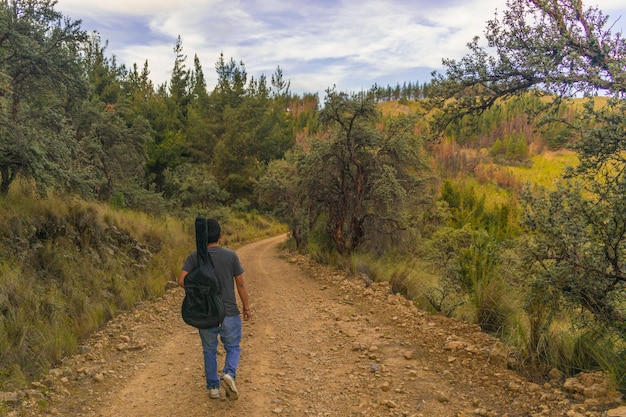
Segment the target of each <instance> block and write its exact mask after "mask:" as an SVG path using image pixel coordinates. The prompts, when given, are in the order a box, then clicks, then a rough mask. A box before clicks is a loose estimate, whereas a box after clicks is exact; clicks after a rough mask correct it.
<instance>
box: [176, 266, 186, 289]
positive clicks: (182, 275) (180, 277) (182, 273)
mask: <svg viewBox="0 0 626 417" xmlns="http://www.w3.org/2000/svg"><path fill="white" fill-rule="evenodd" d="M187 274H188V272H187V271H185V270H184V269H181V270H180V272H179V273H178V278H176V282H178V285H179V286H180V287H181V288H183V289H184V288H185V277H186V276H187Z"/></svg>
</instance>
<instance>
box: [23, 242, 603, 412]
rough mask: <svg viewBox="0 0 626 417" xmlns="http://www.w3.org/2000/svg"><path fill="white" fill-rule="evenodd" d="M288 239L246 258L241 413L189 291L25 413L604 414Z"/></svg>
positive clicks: (84, 360) (110, 339) (113, 335)
mask: <svg viewBox="0 0 626 417" xmlns="http://www.w3.org/2000/svg"><path fill="white" fill-rule="evenodd" d="M283 239H284V236H280V237H276V238H271V239H266V240H263V241H259V242H255V243H252V244H249V245H247V246H245V247H242V248H241V249H239V250H238V253H239V255H240V258H241V261H242V264H243V266H244V268H245V270H246V272H245V277H246V282H247V287H248V292H249V295H250V300H251V306H252V314H253V318H252V320H251V321H250V322H244V339H243V345H242V349H243V353H242V357H241V363H240V368H239V372H238V378H237V384H238V387H239V391H240V399H239V400H238V401H229V400H227V399H225V398H224V397H223V398H222V399H219V400H212V399H209V397H208V392H207V391H206V390H205V388H204V374H203V372H204V371H203V366H202V354H201V347H200V341H199V337H198V335H197V333H196V331H195V330H194V329H193V328H191V327H189V326H187V325H185V324H184V323H183V322H182V320H181V318H180V313H179V308H180V302H181V300H182V296H183V293H182V290H180V289H172V290H171V291H169V292H168V294H167V295H166V296H165V297H164V298H163V299H162V300H158V301H155V302H150V303H144V304H142V305H141V306H139V307H138V309H137V310H136V311H135V312H133V313H128V314H124V315H121V316H120V317H118V318H117V319H115V320H114V321H112V322H111V323H110V324H109V325H107V327H106V328H105V329H103V330H102V331H100V332H98V333H97V334H95V335H94V336H93V337H92V338H91V339H90V340H89V341H88V342H87V343H86V344H85V345H84V346H82V347H81V353H80V354H79V355H76V356H74V357H72V358H68V359H67V360H66V361H65V362H64V363H63V365H62V366H60V367H59V368H58V369H55V370H53V372H51V375H50V376H49V377H48V379H47V380H46V381H43V382H42V384H41V387H43V388H45V389H44V390H43V391H44V392H45V394H44V397H43V398H42V399H41V401H31V402H30V403H28V401H26V403H27V404H30V405H29V407H30V412H31V413H32V414H38V415H61V416H93V417H96V416H97V417H119V416H123V417H140V416H141V417H144V416H163V417H165V416H203V415H206V416H208V415H220V416H225V417H229V416H237V417H241V416H250V417H266V416H340V417H344V416H457V417H462V416H471V415H480V416H565V415H572V416H576V415H580V416H582V415H587V416H601V415H604V414H601V413H600V412H599V411H598V412H595V411H593V410H590V409H587V408H586V407H584V406H580V405H575V404H574V403H573V402H572V401H571V400H570V399H568V398H567V396H566V394H565V393H564V392H563V391H562V389H560V388H559V387H558V386H556V385H554V384H543V383H542V384H541V385H538V384H535V383H531V382H529V381H527V380H524V379H523V378H520V377H519V376H518V375H516V374H515V373H514V372H512V371H509V370H507V369H506V366H505V364H506V360H507V354H506V352H505V351H504V350H503V349H502V347H501V345H500V344H498V343H497V342H496V341H495V340H494V339H492V338H490V337H488V336H486V335H484V334H483V333H481V332H479V331H478V329H477V328H476V327H475V326H471V325H467V324H463V323H460V322H457V321H454V320H450V319H446V318H443V317H438V316H431V315H428V314H425V313H424V312H422V311H420V310H418V309H417V308H415V307H414V306H412V305H411V303H409V302H408V301H406V300H404V299H403V298H402V297H400V296H396V295H392V294H390V292H389V288H388V286H387V285H385V284H372V285H369V286H366V285H365V283H364V282H361V281H359V280H357V279H354V278H346V277H345V276H343V275H342V274H341V273H339V272H336V271H334V270H332V269H330V268H326V267H322V266H319V265H316V264H314V263H311V262H310V261H308V260H307V259H306V258H305V257H302V256H296V255H292V254H287V253H282V252H280V251H278V250H277V245H278V244H279V243H280V241H282V240H283ZM223 358H224V357H223V354H221V355H220V357H219V359H220V366H221V363H222V361H223ZM41 387H40V388H41ZM31 395H32V396H36V395H37V394H36V393H31ZM35 404H45V411H43V412H40V411H36V406H35ZM27 408H28V407H27ZM27 411H28V410H27ZM579 412H580V413H586V414H577V413H579ZM22 413H25V412H24V410H22ZM568 413H569V414H568ZM14 415H25V414H14Z"/></svg>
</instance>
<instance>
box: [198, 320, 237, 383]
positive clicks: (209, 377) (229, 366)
mask: <svg viewBox="0 0 626 417" xmlns="http://www.w3.org/2000/svg"><path fill="white" fill-rule="evenodd" d="M198 332H199V333H200V340H202V352H203V354H204V373H205V375H206V388H207V389H211V388H215V387H219V386H220V378H219V376H218V375H217V335H219V336H220V340H221V341H222V344H223V345H224V350H225V351H226V360H225V362H224V369H223V370H222V373H223V374H229V375H230V376H232V377H233V378H236V377H237V366H238V365H239V356H240V355H241V347H240V343H241V317H240V316H239V315H237V316H226V317H224V321H223V322H222V326H221V327H216V328H213V329H199V330H198Z"/></svg>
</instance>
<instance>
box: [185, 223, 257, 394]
mask: <svg viewBox="0 0 626 417" xmlns="http://www.w3.org/2000/svg"><path fill="white" fill-rule="evenodd" d="M207 226H208V227H207V228H208V246H207V249H208V252H209V256H210V257H211V259H212V260H213V266H214V268H215V274H216V275H217V278H218V279H219V282H220V286H221V295H222V300H223V301H224V310H225V312H226V316H225V317H224V321H223V322H222V325H221V326H219V327H215V328H212V329H198V332H199V333H200V340H201V342H202V352H203V354H204V371H205V376H206V388H207V389H208V390H209V397H210V398H220V395H221V393H220V386H221V387H222V388H223V389H224V392H225V394H226V397H227V398H229V399H231V400H236V399H238V398H239V391H238V390H237V385H236V384H235V379H236V378H237V367H238V366H239V358H240V355H241V334H242V320H241V315H240V314H241V313H240V311H239V307H238V305H237V299H236V296H235V287H236V288H237V293H238V294H239V298H240V299H241V303H242V305H243V320H245V321H248V320H250V319H251V318H252V316H251V314H250V303H249V301H248V292H247V291H246V284H245V281H244V277H243V272H244V271H243V267H242V266H241V263H240V262H239V257H238V256H237V253H236V252H235V251H233V250H230V249H226V248H224V247H222V246H220V244H219V243H220V240H221V238H222V228H221V226H220V224H219V222H218V221H217V220H215V219H207ZM197 266H198V254H197V251H193V252H191V253H190V254H189V255H188V256H187V258H186V259H185V262H184V263H183V267H182V269H181V271H180V273H179V274H178V277H177V282H178V285H179V286H181V287H182V288H185V277H186V276H187V274H188V273H189V272H191V271H193V270H194V269H195V268H196V267H197ZM218 335H219V339H220V340H221V342H222V345H223V346H224V350H225V351H226V359H225V362H224V368H223V369H222V376H221V378H220V377H219V376H218V369H217V368H218V363H217V348H218Z"/></svg>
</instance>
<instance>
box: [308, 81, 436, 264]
mask: <svg viewBox="0 0 626 417" xmlns="http://www.w3.org/2000/svg"><path fill="white" fill-rule="evenodd" d="M320 119H321V121H322V123H323V125H324V126H325V128H326V131H327V135H328V136H327V138H325V139H322V140H314V141H313V142H312V144H311V151H310V153H308V154H307V155H306V157H305V158H304V159H303V161H302V162H301V163H300V164H299V167H298V177H299V179H300V187H301V195H302V196H305V198H306V202H305V204H306V205H307V207H309V209H308V212H309V216H311V218H312V219H314V220H313V221H311V223H313V222H314V221H316V220H317V219H325V221H326V224H325V229H326V230H327V231H328V234H329V236H331V237H332V242H333V243H334V245H335V248H336V250H337V251H339V252H340V253H342V254H346V253H350V252H352V251H354V250H356V249H358V248H359V247H360V246H361V245H363V244H364V243H365V242H368V241H369V243H370V244H372V245H376V244H379V243H381V242H384V241H389V239H396V238H399V233H400V231H401V230H406V229H408V228H409V227H410V226H411V225H412V224H413V222H414V221H415V219H416V216H417V215H418V213H419V211H418V210H416V207H419V204H420V203H422V204H424V203H429V198H428V196H429V195H430V193H429V189H428V184H427V181H425V180H424V177H423V175H424V172H426V166H425V164H424V161H423V160H422V155H421V154H420V150H421V143H420V142H419V140H418V139H417V138H416V137H415V135H414V134H413V130H414V127H415V120H414V119H412V118H411V117H404V116H403V117H397V118H394V119H390V120H387V121H385V123H383V125H384V128H382V129H380V130H379V129H377V126H376V124H377V123H380V122H381V117H380V113H379V111H378V109H377V107H376V103H375V99H374V95H373V94H369V93H368V94H365V93H361V94H356V95H352V96H349V95H347V94H345V93H338V92H336V91H334V90H329V91H327V97H326V100H325V106H324V109H323V110H322V111H321V113H320ZM420 198H423V199H422V200H420Z"/></svg>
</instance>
